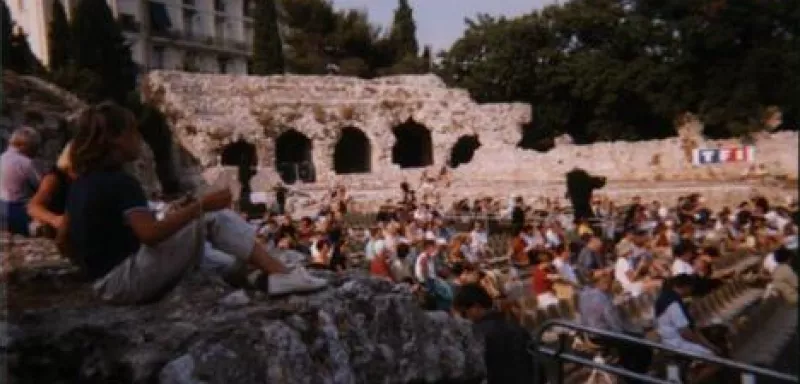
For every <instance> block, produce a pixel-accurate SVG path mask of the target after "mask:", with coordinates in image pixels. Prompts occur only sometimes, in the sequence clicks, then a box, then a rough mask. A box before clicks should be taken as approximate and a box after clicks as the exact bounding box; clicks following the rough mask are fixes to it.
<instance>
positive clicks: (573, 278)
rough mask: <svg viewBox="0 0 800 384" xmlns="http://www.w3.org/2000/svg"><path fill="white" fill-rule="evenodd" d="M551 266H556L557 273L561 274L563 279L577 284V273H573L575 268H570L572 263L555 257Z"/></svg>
mask: <svg viewBox="0 0 800 384" xmlns="http://www.w3.org/2000/svg"><path fill="white" fill-rule="evenodd" d="M553 266H555V267H556V270H557V271H558V274H559V275H561V277H563V278H564V280H567V281H569V282H572V283H574V284H578V275H576V274H575V268H572V265H570V264H569V263H567V262H565V261H564V260H563V259H561V258H558V257H557V258H555V260H553Z"/></svg>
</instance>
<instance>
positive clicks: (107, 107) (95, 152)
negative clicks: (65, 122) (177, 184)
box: [71, 101, 136, 174]
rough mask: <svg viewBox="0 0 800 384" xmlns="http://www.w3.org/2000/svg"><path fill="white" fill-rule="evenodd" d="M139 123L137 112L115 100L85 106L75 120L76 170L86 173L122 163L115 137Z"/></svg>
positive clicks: (73, 155)
mask: <svg viewBox="0 0 800 384" xmlns="http://www.w3.org/2000/svg"><path fill="white" fill-rule="evenodd" d="M135 127H136V118H135V117H134V115H133V113H131V112H130V111H129V110H127V109H125V108H123V107H121V106H119V105H118V104H116V103H114V102H111V101H106V102H103V103H100V104H96V105H93V106H91V107H89V108H86V109H85V110H83V111H82V112H81V113H80V115H79V116H78V118H77V119H76V121H75V131H76V133H75V137H74V138H73V141H72V150H71V157H72V166H73V167H74V169H75V172H76V173H78V174H83V173H86V172H89V171H94V170H102V169H109V168H114V167H118V166H120V165H122V164H121V161H120V159H119V154H118V149H117V148H116V145H115V143H114V139H116V138H118V137H119V136H120V135H121V134H123V133H124V132H126V130H128V129H135Z"/></svg>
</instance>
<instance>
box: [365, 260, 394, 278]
mask: <svg viewBox="0 0 800 384" xmlns="http://www.w3.org/2000/svg"><path fill="white" fill-rule="evenodd" d="M369 273H370V274H371V275H373V276H380V277H385V278H388V279H391V278H392V275H391V273H390V272H389V264H388V263H386V260H385V259H383V258H381V257H375V258H373V259H372V261H371V262H370V263H369Z"/></svg>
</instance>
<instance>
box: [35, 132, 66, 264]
mask: <svg viewBox="0 0 800 384" xmlns="http://www.w3.org/2000/svg"><path fill="white" fill-rule="evenodd" d="M69 150H70V144H67V146H66V147H64V149H63V150H62V151H61V155H60V156H59V157H58V160H57V161H56V166H55V167H54V168H53V170H52V171H50V172H49V173H47V174H46V175H45V176H44V177H43V178H42V182H41V184H39V189H37V190H36V194H35V195H33V198H31V200H30V201H29V202H28V215H30V217H31V218H32V219H33V220H34V221H36V222H38V223H41V224H42V226H43V227H44V228H48V230H47V231H46V232H49V233H47V235H48V236H47V237H52V238H55V237H56V233H58V232H59V231H64V230H65V229H66V228H65V227H64V211H65V210H66V208H67V195H68V194H69V187H70V185H71V184H72V181H73V180H75V177H76V175H75V172H73V170H72V165H71V162H70V152H69ZM57 245H58V248H59V251H61V254H62V256H65V257H67V258H69V250H68V249H67V247H66V244H63V243H62V244H57Z"/></svg>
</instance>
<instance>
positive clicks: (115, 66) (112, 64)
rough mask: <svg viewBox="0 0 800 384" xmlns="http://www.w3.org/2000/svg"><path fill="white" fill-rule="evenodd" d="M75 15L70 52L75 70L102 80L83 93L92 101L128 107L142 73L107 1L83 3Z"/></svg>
mask: <svg viewBox="0 0 800 384" xmlns="http://www.w3.org/2000/svg"><path fill="white" fill-rule="evenodd" d="M74 14H75V17H74V18H73V19H72V25H71V28H70V32H71V36H72V38H71V41H70V51H71V52H72V55H73V58H74V66H75V69H76V70H77V72H82V73H87V72H88V74H91V75H92V77H95V76H96V78H97V80H98V82H97V83H95V84H96V85H95V86H92V87H90V89H85V88H84V89H82V90H80V91H79V93H81V94H82V96H83V97H85V98H87V99H89V100H90V101H98V100H105V99H111V100H114V101H116V102H118V103H125V102H126V101H127V97H128V95H129V94H130V93H131V92H132V91H133V90H134V89H135V88H136V75H137V72H138V69H137V67H136V63H134V62H133V59H132V58H131V50H130V47H129V46H128V44H127V43H126V41H125V38H124V37H123V35H122V29H121V28H120V26H119V24H117V22H116V20H114V16H113V14H112V12H111V9H110V8H109V7H108V4H107V3H106V0H81V1H80V2H79V3H78V5H77V7H75V13H74Z"/></svg>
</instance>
